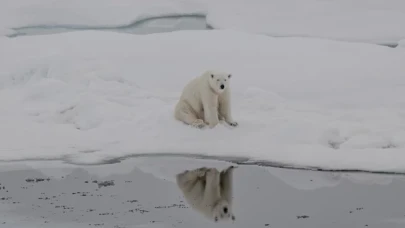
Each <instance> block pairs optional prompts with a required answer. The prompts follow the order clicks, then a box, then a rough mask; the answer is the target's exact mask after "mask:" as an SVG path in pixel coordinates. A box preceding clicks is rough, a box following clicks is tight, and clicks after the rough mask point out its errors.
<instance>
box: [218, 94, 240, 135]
mask: <svg viewBox="0 0 405 228" xmlns="http://www.w3.org/2000/svg"><path fill="white" fill-rule="evenodd" d="M218 112H219V114H220V115H221V116H223V118H224V120H225V122H227V123H228V124H229V125H231V126H233V127H236V126H238V122H236V121H234V120H233V118H232V114H231V97H230V94H229V91H226V92H224V93H223V94H221V96H220V97H219V107H218Z"/></svg>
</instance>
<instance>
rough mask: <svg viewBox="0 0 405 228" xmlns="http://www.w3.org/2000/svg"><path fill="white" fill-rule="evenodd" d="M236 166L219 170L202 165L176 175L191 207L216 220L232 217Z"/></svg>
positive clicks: (233, 218)
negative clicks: (233, 181) (233, 183)
mask: <svg viewBox="0 0 405 228" xmlns="http://www.w3.org/2000/svg"><path fill="white" fill-rule="evenodd" d="M234 168H236V167H235V166H229V167H228V168H226V169H224V170H222V171H218V170H217V169H216V168H207V167H201V168H198V169H194V170H186V171H184V172H182V173H179V174H177V175H176V182H177V185H178V187H179V188H180V190H181V191H182V192H183V195H184V198H185V199H186V201H187V203H188V204H190V205H191V208H193V209H194V210H196V211H198V212H199V213H201V214H203V215H204V216H205V217H207V218H209V219H213V220H214V221H215V222H218V220H228V219H230V218H231V219H232V220H233V221H235V215H234V214H233V212H232V198H233V196H232V178H233V170H234Z"/></svg>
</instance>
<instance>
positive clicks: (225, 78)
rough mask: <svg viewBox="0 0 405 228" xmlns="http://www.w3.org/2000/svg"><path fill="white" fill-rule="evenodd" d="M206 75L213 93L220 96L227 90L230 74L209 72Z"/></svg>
mask: <svg viewBox="0 0 405 228" xmlns="http://www.w3.org/2000/svg"><path fill="white" fill-rule="evenodd" d="M207 74H208V75H207V76H208V81H209V84H210V86H211V88H212V90H214V92H215V93H217V94H221V93H222V92H224V91H225V90H226V89H227V88H228V86H229V80H230V79H231V74H229V73H225V72H217V71H209V72H207Z"/></svg>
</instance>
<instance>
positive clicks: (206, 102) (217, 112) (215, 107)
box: [174, 70, 238, 128]
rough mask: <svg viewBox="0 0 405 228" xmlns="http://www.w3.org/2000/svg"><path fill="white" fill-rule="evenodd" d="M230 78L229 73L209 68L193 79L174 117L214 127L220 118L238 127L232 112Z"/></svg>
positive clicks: (196, 125)
mask: <svg viewBox="0 0 405 228" xmlns="http://www.w3.org/2000/svg"><path fill="white" fill-rule="evenodd" d="M230 79H231V74H229V73H225V72H220V71H212V70H209V71H206V72H204V74H202V75H201V76H199V77H196V78H194V79H193V80H191V81H190V82H189V83H188V84H187V85H186V86H185V87H184V89H183V92H182V94H181V96H180V100H179V102H178V103H177V104H176V107H175V113H174V117H175V118H176V119H177V120H179V121H182V122H184V123H186V124H188V125H191V126H193V127H197V128H204V127H205V126H206V125H209V127H210V128H213V127H215V126H216V125H217V124H218V123H219V121H220V120H225V122H226V123H228V124H229V125H231V126H234V127H236V126H238V123H237V122H235V121H234V120H233V118H232V115H231V94H230V88H229V81H230Z"/></svg>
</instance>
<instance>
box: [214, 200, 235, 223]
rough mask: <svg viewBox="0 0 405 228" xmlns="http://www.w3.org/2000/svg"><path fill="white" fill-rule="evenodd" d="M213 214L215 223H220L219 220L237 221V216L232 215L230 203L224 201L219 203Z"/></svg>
mask: <svg viewBox="0 0 405 228" xmlns="http://www.w3.org/2000/svg"><path fill="white" fill-rule="evenodd" d="M212 213H213V214H212V215H213V217H214V220H215V222H218V220H228V219H232V220H235V216H234V215H233V214H232V211H231V207H230V205H229V203H228V201H226V200H224V199H221V200H219V201H218V203H217V204H216V205H215V206H214V208H213V211H212Z"/></svg>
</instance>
